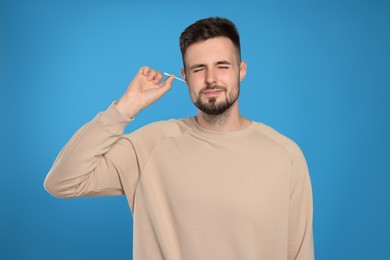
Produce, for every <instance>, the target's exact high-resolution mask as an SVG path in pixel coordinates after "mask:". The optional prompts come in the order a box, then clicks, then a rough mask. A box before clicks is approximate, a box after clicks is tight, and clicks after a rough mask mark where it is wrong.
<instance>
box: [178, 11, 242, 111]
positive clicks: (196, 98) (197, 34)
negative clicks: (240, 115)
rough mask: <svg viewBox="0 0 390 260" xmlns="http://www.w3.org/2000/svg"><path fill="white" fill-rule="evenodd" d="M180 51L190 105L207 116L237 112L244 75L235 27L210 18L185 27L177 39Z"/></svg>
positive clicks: (223, 21)
mask: <svg viewBox="0 0 390 260" xmlns="http://www.w3.org/2000/svg"><path fill="white" fill-rule="evenodd" d="M180 49H181V52H182V57H183V65H184V69H182V75H183V77H184V78H185V80H186V81H187V84H188V87H189V91H190V96H191V98H192V101H193V103H194V104H195V105H196V106H197V107H198V109H199V110H200V111H202V112H203V113H205V114H208V115H220V114H222V113H224V112H225V111H226V110H228V109H229V108H231V107H232V106H234V105H235V106H236V108H237V109H238V104H237V102H236V101H237V99H238V96H239V92H240V81H241V80H243V78H244V77H245V75H246V62H244V61H241V53H240V37H239V34H238V32H237V29H236V27H235V25H234V24H233V23H232V22H231V21H229V20H227V19H225V18H218V17H212V18H207V19H202V20H199V21H197V22H195V23H193V24H192V25H190V26H188V27H187V28H186V29H185V30H184V32H183V33H182V34H181V36H180Z"/></svg>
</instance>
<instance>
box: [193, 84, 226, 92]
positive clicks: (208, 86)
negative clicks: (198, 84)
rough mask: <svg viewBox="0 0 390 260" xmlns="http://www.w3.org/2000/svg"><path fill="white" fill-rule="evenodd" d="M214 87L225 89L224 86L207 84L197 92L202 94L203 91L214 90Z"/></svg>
mask: <svg viewBox="0 0 390 260" xmlns="http://www.w3.org/2000/svg"><path fill="white" fill-rule="evenodd" d="M214 89H220V90H224V91H226V90H227V89H226V88H225V87H222V86H218V85H207V86H206V87H204V88H202V89H201V90H200V91H199V94H203V93H204V92H205V91H208V90H214Z"/></svg>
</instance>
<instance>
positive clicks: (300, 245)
mask: <svg viewBox="0 0 390 260" xmlns="http://www.w3.org/2000/svg"><path fill="white" fill-rule="evenodd" d="M290 181H291V182H290V206H289V223H288V224H289V229H288V231H289V234H288V259H289V260H314V244H313V228H312V224H313V200H312V188H311V182H310V176H309V171H308V167H307V164H306V160H305V158H304V155H303V153H302V152H301V150H300V149H299V148H298V151H297V153H296V155H295V158H294V160H293V162H292V166H291V180H290Z"/></svg>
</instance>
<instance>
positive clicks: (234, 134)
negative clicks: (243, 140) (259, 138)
mask: <svg viewBox="0 0 390 260" xmlns="http://www.w3.org/2000/svg"><path fill="white" fill-rule="evenodd" d="M189 122H190V124H191V127H192V128H193V129H194V130H195V131H196V132H197V133H199V134H201V135H203V136H207V137H210V138H214V139H231V138H239V137H243V136H246V135H248V134H250V133H251V132H252V131H253V130H254V128H255V122H254V121H253V120H251V124H250V125H249V126H247V127H245V128H243V129H240V130H237V131H230V132H220V131H212V130H209V129H206V128H203V127H202V126H200V125H199V124H198V121H197V120H196V117H195V116H192V117H189Z"/></svg>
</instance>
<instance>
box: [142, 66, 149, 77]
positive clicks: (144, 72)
mask: <svg viewBox="0 0 390 260" xmlns="http://www.w3.org/2000/svg"><path fill="white" fill-rule="evenodd" d="M141 71H142V75H144V76H148V74H149V72H150V68H149V67H147V66H144V67H142V68H141Z"/></svg>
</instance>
